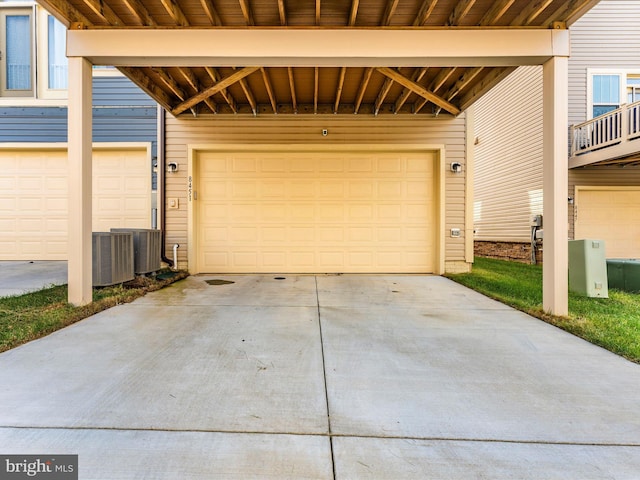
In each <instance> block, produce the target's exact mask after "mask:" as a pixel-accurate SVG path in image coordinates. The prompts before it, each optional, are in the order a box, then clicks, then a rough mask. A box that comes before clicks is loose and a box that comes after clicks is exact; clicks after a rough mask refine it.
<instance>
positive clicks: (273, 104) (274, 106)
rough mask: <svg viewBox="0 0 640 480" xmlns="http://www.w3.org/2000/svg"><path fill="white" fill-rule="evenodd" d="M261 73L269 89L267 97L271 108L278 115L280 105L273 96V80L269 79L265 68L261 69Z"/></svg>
mask: <svg viewBox="0 0 640 480" xmlns="http://www.w3.org/2000/svg"><path fill="white" fill-rule="evenodd" d="M260 73H262V81H263V82H264V86H265V88H266V89H267V95H269V101H270V102H271V108H273V113H278V104H277V102H276V96H275V95H274V94H273V87H272V86H271V79H270V78H269V74H268V73H267V70H266V69H265V68H260Z"/></svg>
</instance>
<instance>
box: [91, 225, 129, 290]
mask: <svg viewBox="0 0 640 480" xmlns="http://www.w3.org/2000/svg"><path fill="white" fill-rule="evenodd" d="M92 246H93V286H94V287H106V286H109V285H115V284H117V283H123V282H128V281H129V280H133V279H134V277H135V275H134V273H133V235H132V234H131V233H125V232H122V233H120V232H118V233H115V232H93V235H92Z"/></svg>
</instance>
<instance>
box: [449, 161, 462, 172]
mask: <svg viewBox="0 0 640 480" xmlns="http://www.w3.org/2000/svg"><path fill="white" fill-rule="evenodd" d="M451 171H452V172H453V173H460V172H462V164H461V163H460V162H452V163H451Z"/></svg>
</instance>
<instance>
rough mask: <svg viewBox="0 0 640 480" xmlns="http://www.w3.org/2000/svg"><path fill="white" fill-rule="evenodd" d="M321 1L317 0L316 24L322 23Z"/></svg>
mask: <svg viewBox="0 0 640 480" xmlns="http://www.w3.org/2000/svg"><path fill="white" fill-rule="evenodd" d="M320 2H321V0H316V25H320Z"/></svg>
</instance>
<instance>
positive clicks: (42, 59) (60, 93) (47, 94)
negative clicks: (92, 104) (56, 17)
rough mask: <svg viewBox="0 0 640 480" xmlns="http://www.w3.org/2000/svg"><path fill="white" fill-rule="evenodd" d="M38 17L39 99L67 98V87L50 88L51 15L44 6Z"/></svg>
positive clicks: (40, 9)
mask: <svg viewBox="0 0 640 480" xmlns="http://www.w3.org/2000/svg"><path fill="white" fill-rule="evenodd" d="M37 10H38V17H37V19H36V32H37V34H36V41H37V45H36V52H37V55H36V58H37V62H38V65H37V68H38V89H37V95H36V98H37V99H45V100H66V99H67V96H68V95H67V89H66V88H65V89H57V88H49V16H50V15H51V14H50V13H49V12H47V11H46V10H45V9H44V8H38V9H37Z"/></svg>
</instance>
